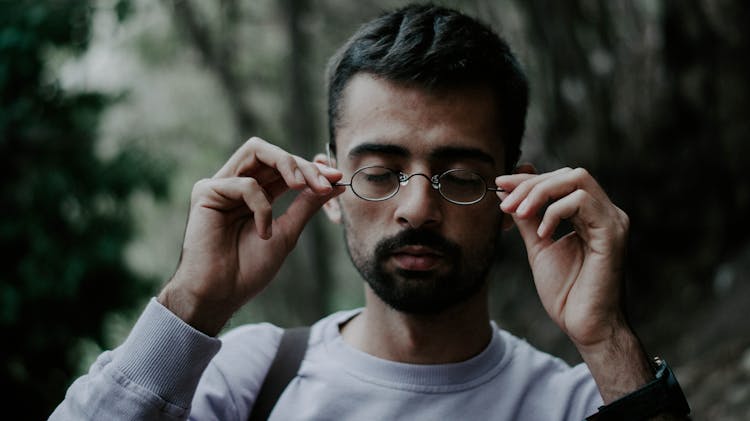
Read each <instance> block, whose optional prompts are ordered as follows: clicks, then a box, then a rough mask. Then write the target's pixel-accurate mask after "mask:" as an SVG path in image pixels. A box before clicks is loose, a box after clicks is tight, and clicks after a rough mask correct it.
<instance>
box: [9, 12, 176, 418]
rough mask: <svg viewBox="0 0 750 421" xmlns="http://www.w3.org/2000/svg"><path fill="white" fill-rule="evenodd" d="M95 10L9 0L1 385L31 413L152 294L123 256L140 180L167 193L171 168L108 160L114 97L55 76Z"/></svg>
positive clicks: (49, 401) (134, 159)
mask: <svg viewBox="0 0 750 421" xmlns="http://www.w3.org/2000/svg"><path fill="white" fill-rule="evenodd" d="M120 9H122V12H123V13H125V12H126V11H127V7H125V6H119V7H118V11H119V10H120ZM91 11H92V10H91V7H90V5H89V4H88V3H87V2H83V1H69V2H64V1H55V2H31V1H27V2H0V174H1V175H0V177H1V178H2V190H1V193H0V197H2V220H1V221H0V247H2V253H0V259H2V267H3V271H2V272H0V328H1V329H2V337H3V338H4V339H5V340H4V345H3V347H2V350H1V351H0V354H1V355H2V359H1V361H2V365H1V366H0V379H1V380H0V386H1V387H2V390H4V391H5V392H4V398H5V399H6V402H7V405H8V406H10V407H14V408H23V411H24V412H23V417H24V418H26V419H43V418H45V417H46V416H47V415H48V414H49V413H50V412H51V411H52V409H53V408H54V407H55V406H56V405H57V403H58V402H59V401H60V400H61V399H62V397H63V396H64V392H65V389H66V387H67V385H68V384H69V382H70V381H71V380H72V376H74V375H75V374H76V372H75V370H76V367H77V364H78V359H79V357H78V355H77V349H78V344H79V342H80V340H81V338H89V339H91V340H94V341H96V342H98V343H100V344H101V343H102V326H103V320H104V318H105V316H106V315H108V314H110V313H111V312H113V311H123V310H126V309H128V308H130V307H132V306H133V305H134V304H136V303H138V302H139V300H140V299H142V298H143V297H144V296H146V295H147V294H149V293H150V292H151V291H150V289H149V285H152V284H150V283H149V282H147V281H146V280H144V279H141V278H139V277H137V276H135V275H134V274H133V273H131V271H130V270H129V269H128V268H127V267H126V265H125V263H124V261H123V249H124V247H125V245H126V244H127V242H128V241H129V239H130V238H131V234H132V227H133V224H132V221H131V216H130V212H129V209H128V206H127V204H128V202H127V201H128V198H129V196H130V195H131V193H133V192H134V191H135V190H136V189H148V190H151V191H152V192H154V193H155V194H157V195H163V194H164V193H165V189H166V184H165V183H164V181H163V180H164V175H163V174H162V173H161V171H160V170H158V166H156V165H154V163H153V162H152V161H151V160H150V159H149V158H148V157H147V156H144V154H142V153H139V152H138V151H133V150H129V151H125V152H123V153H120V154H119V155H117V156H115V157H113V158H111V159H109V160H107V161H102V160H100V159H99V158H98V157H97V156H96V154H95V139H96V131H97V126H98V120H99V117H100V114H101V112H102V110H103V109H104V108H105V107H106V106H107V104H108V103H109V102H110V100H109V99H108V98H106V97H105V96H103V95H100V94H97V93H79V94H70V93H66V92H64V91H63V90H62V89H61V88H60V86H59V85H58V84H57V82H55V81H52V82H46V81H45V73H44V72H45V69H44V65H43V64H44V54H45V52H46V51H49V49H50V48H64V49H67V50H70V51H81V50H82V49H83V48H85V46H86V41H87V38H88V28H89V23H90V22H89V21H90V15H91Z"/></svg>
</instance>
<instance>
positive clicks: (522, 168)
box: [502, 162, 536, 231]
mask: <svg viewBox="0 0 750 421" xmlns="http://www.w3.org/2000/svg"><path fill="white" fill-rule="evenodd" d="M513 174H536V168H534V165H532V164H531V163H528V162H524V163H523V164H518V165H517V166H516V168H515V169H513ZM513 225H515V224H514V223H513V217H512V216H510V215H508V214H503V223H502V227H503V231H507V230H509V229H511V228H513Z"/></svg>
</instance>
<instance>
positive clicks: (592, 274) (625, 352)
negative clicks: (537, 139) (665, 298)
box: [496, 166, 655, 404]
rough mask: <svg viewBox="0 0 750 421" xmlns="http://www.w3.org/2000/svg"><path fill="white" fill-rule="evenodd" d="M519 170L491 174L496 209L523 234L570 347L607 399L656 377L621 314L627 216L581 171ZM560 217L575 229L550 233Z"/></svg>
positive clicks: (544, 298) (542, 291) (541, 289)
mask: <svg viewBox="0 0 750 421" xmlns="http://www.w3.org/2000/svg"><path fill="white" fill-rule="evenodd" d="M520 170H521V173H518V174H514V175H507V176H501V177H498V178H497V179H496V183H497V186H498V187H500V188H502V189H504V190H505V191H506V192H509V193H499V194H498V195H499V197H500V199H501V200H502V204H501V209H502V210H503V211H504V212H507V213H510V214H511V215H512V216H513V220H514V222H515V224H516V226H517V227H518V230H519V232H520V234H521V236H522V237H523V240H524V243H525V246H526V250H527V254H528V259H529V263H530V265H531V269H532V273H533V276H534V283H535V285H536V289H537V292H538V294H539V297H540V299H541V302H542V304H543V306H544V308H545V310H546V311H547V313H548V314H549V316H550V317H551V318H552V320H553V321H554V322H555V323H556V324H557V325H558V326H559V327H560V328H561V329H562V330H563V331H564V332H565V333H566V334H567V335H568V337H569V338H570V340H571V341H572V342H573V344H574V345H575V346H576V348H577V349H578V351H579V352H580V354H581V356H582V357H583V360H584V361H585V363H586V364H587V365H588V367H589V369H590V371H591V374H592V375H593V377H594V380H595V381H596V383H597V386H598V388H599V391H600V393H601V395H602V398H603V400H604V403H605V404H609V403H611V402H613V401H615V400H617V399H620V398H622V397H623V396H626V395H628V394H629V393H631V392H633V391H636V390H639V389H641V388H642V387H643V386H645V385H647V384H648V383H650V382H652V381H653V380H654V379H655V369H654V367H653V365H652V363H651V359H650V357H649V356H648V355H647V354H646V352H645V351H644V349H643V347H642V346H641V343H640V341H639V340H638V338H637V336H636V335H635V333H634V332H633V330H632V329H631V327H630V326H629V325H628V323H627V322H626V319H625V315H624V309H623V291H622V290H623V267H624V256H625V248H626V241H627V233H628V229H629V220H628V217H627V215H626V214H625V212H623V211H622V210H620V209H619V208H618V207H617V206H615V205H614V204H613V203H612V202H611V201H610V199H609V197H607V195H606V193H605V192H604V190H603V189H602V188H601V187H600V186H599V184H598V183H597V182H596V180H594V178H593V177H592V176H591V175H590V174H589V173H588V172H587V171H586V170H584V169H581V168H577V169H570V168H563V169H560V170H557V171H554V172H550V173H546V174H540V175H536V174H533V172H534V171H533V168H532V167H530V166H525V167H522V168H520ZM545 206H547V207H546V209H544V207H545ZM562 220H567V221H569V222H570V223H571V224H572V225H573V228H574V229H573V231H572V232H570V233H567V234H566V235H564V236H562V237H561V238H557V239H556V238H553V237H552V235H553V233H554V232H555V230H556V228H557V226H558V225H559V224H560V222H561V221H562Z"/></svg>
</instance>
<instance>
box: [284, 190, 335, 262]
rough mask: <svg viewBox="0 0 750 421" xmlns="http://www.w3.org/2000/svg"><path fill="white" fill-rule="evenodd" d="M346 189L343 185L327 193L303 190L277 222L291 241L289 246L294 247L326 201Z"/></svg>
mask: <svg viewBox="0 0 750 421" xmlns="http://www.w3.org/2000/svg"><path fill="white" fill-rule="evenodd" d="M344 191H346V189H345V188H343V187H336V188H333V189H331V191H330V192H329V193H328V194H327V195H320V194H316V193H314V192H313V191H312V190H310V189H309V188H307V189H304V190H302V191H301V192H300V193H299V195H297V197H296V198H295V199H294V201H293V202H292V204H291V205H289V208H288V209H287V210H286V212H284V214H283V215H281V216H280V217H279V218H278V219H277V220H276V224H277V227H278V229H279V230H280V231H282V232H283V233H284V235H285V238H286V239H287V241H288V242H289V244H288V247H289V249H290V250H291V248H293V247H294V244H296V242H297V239H298V238H299V236H300V234H301V233H302V230H303V229H304V227H305V225H306V224H307V222H308V221H309V220H310V218H312V216H313V215H314V214H315V212H317V211H318V210H319V209H320V208H321V207H322V206H323V204H324V203H326V202H327V201H329V200H331V199H333V198H334V197H336V196H338V195H339V194H341V193H343V192H344Z"/></svg>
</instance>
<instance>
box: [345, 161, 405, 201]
mask: <svg viewBox="0 0 750 421" xmlns="http://www.w3.org/2000/svg"><path fill="white" fill-rule="evenodd" d="M398 183H399V180H398V174H396V173H395V172H394V171H392V170H390V169H388V168H385V167H367V168H362V169H360V170H359V171H357V172H355V173H354V175H352V190H353V191H354V194H356V195H357V196H359V197H361V198H363V199H366V200H385V199H388V198H390V197H392V196H393V195H394V194H396V192H397V191H398Z"/></svg>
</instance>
